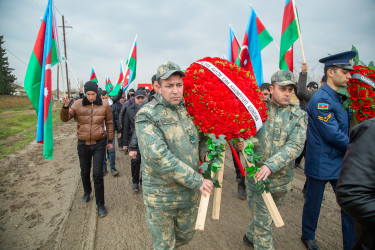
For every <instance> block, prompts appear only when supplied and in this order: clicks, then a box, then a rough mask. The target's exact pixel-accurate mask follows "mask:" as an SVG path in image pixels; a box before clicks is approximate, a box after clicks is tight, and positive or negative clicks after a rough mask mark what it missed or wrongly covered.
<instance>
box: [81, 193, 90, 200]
mask: <svg viewBox="0 0 375 250" xmlns="http://www.w3.org/2000/svg"><path fill="white" fill-rule="evenodd" d="M82 201H83V202H89V201H90V194H89V193H86V192H85V193H84V194H83V197H82Z"/></svg>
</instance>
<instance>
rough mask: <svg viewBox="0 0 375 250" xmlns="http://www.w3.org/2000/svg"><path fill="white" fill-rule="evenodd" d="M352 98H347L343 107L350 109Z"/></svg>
mask: <svg viewBox="0 0 375 250" xmlns="http://www.w3.org/2000/svg"><path fill="white" fill-rule="evenodd" d="M350 104H351V100H350V99H349V98H348V99H346V100H345V102H344V103H343V104H342V109H343V110H344V109H348V108H350Z"/></svg>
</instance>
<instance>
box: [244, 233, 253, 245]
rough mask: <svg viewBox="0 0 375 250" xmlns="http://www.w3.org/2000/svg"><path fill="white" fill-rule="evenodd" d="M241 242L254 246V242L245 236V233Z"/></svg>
mask: <svg viewBox="0 0 375 250" xmlns="http://www.w3.org/2000/svg"><path fill="white" fill-rule="evenodd" d="M243 243H244V244H245V245H247V246H251V247H254V243H253V242H252V241H251V240H249V238H247V236H246V234H245V235H244V236H243Z"/></svg>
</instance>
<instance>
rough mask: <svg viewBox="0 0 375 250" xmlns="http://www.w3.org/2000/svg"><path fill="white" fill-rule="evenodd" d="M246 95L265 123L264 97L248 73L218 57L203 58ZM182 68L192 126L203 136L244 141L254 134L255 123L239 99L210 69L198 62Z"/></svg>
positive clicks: (185, 96)
mask: <svg viewBox="0 0 375 250" xmlns="http://www.w3.org/2000/svg"><path fill="white" fill-rule="evenodd" d="M201 61H206V62H209V63H211V64H213V65H214V66H216V67H217V68H218V69H219V70H220V71H221V72H223V73H224V74H225V75H226V76H227V77H228V78H229V79H230V80H231V81H232V82H233V83H235V85H236V86H237V87H238V88H239V89H240V90H241V91H242V92H243V93H244V95H246V97H247V98H248V99H249V100H250V101H251V102H252V104H253V105H254V106H255V108H256V109H257V110H258V112H259V115H260V117H261V119H262V122H264V121H266V120H267V108H266V106H265V103H264V99H263V98H264V97H263V95H262V93H261V91H260V90H259V87H258V85H257V83H256V81H255V79H254V77H253V76H252V75H250V72H248V71H245V70H244V69H242V68H240V67H238V66H237V65H236V64H234V63H230V62H229V61H227V60H224V59H221V58H217V57H215V58H211V57H205V58H203V59H201V60H198V61H197V62H201ZM197 62H196V63H193V64H192V65H190V67H189V68H187V69H186V71H185V73H186V77H185V78H184V99H185V104H186V107H187V110H188V112H189V114H190V115H191V117H193V121H194V123H195V125H196V126H197V127H198V128H199V129H200V130H201V131H202V132H204V133H213V134H215V135H216V136H219V135H225V138H226V139H227V140H230V139H232V138H243V139H247V138H249V137H251V136H253V135H255V134H256V131H257V130H256V126H255V121H254V119H253V118H252V116H251V115H250V113H249V112H248V111H247V109H246V108H245V106H244V105H243V103H242V102H241V100H239V99H238V98H237V97H236V95H235V94H234V93H233V92H232V91H231V90H230V89H229V88H228V87H227V86H226V85H225V84H224V83H223V82H222V80H220V79H219V78H218V77H217V76H216V75H214V74H213V73H212V72H211V71H210V70H208V69H207V68H205V67H204V66H202V65H201V64H199V63H197Z"/></svg>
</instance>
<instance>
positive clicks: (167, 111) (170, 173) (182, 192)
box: [135, 94, 206, 209]
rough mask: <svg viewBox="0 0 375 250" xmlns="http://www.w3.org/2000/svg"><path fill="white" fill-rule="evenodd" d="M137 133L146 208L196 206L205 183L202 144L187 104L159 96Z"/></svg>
mask: <svg viewBox="0 0 375 250" xmlns="http://www.w3.org/2000/svg"><path fill="white" fill-rule="evenodd" d="M135 129H136V133H137V136H138V147H139V150H140V152H141V156H142V187H143V199H144V203H145V205H146V206H152V207H155V208H159V209H174V208H184V207H191V206H195V205H196V204H197V203H198V199H199V187H200V186H201V185H202V182H203V177H202V176H201V175H200V174H199V172H198V171H199V141H200V140H199V135H198V131H197V129H196V127H195V125H194V123H193V121H192V119H191V117H190V116H189V114H188V112H187V110H186V108H185V106H184V102H182V103H181V104H180V105H178V106H177V105H172V104H170V103H168V102H167V101H166V100H165V99H164V98H163V97H162V96H161V95H160V94H156V95H155V96H154V99H152V101H151V102H149V103H147V104H146V105H144V106H143V107H142V109H140V110H139V111H138V113H137V115H136V117H135ZM200 144H201V147H202V150H201V152H202V155H201V156H202V157H203V155H204V150H203V148H206V145H205V142H204V141H203V140H201V143H200ZM201 159H202V158H201Z"/></svg>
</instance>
